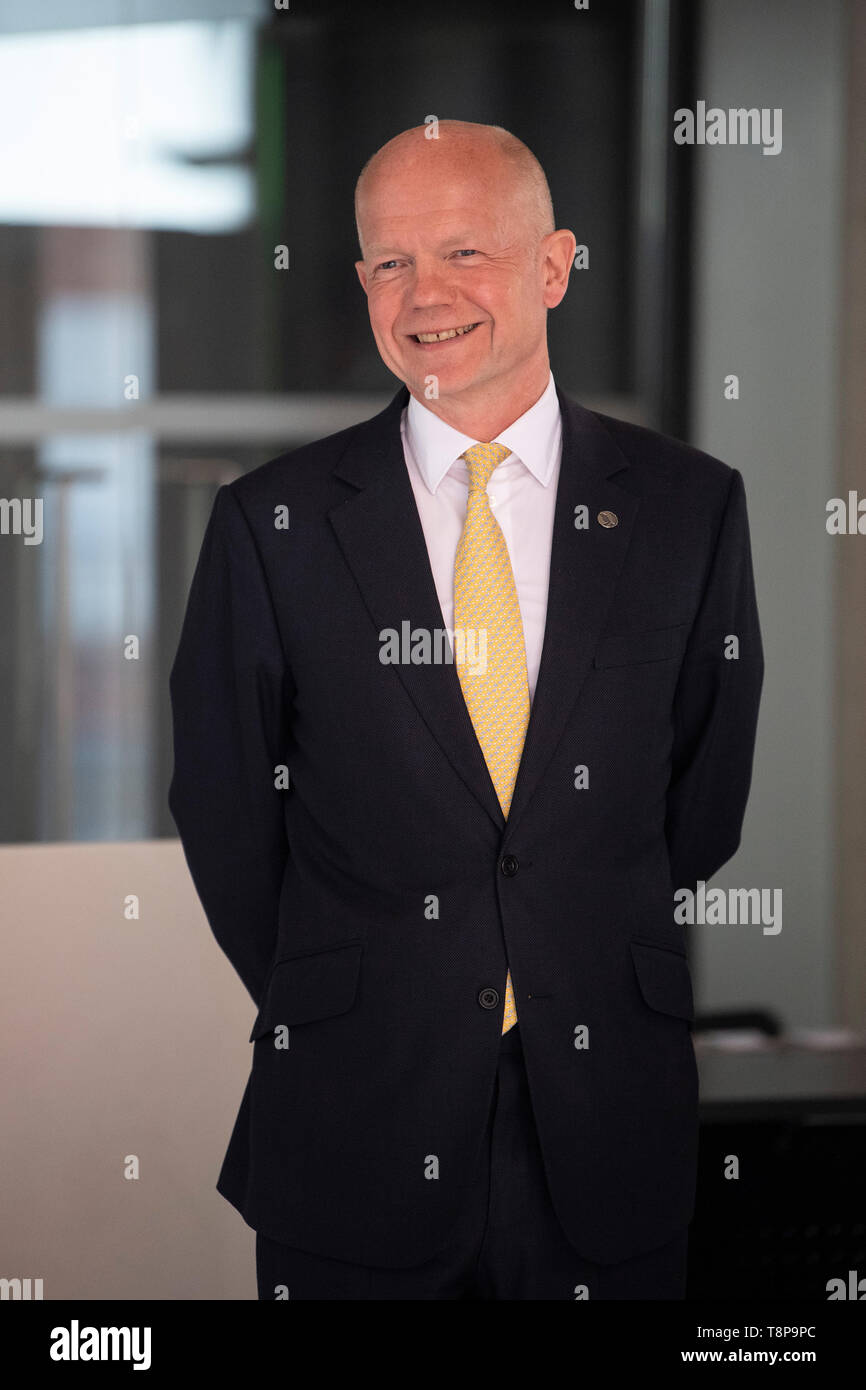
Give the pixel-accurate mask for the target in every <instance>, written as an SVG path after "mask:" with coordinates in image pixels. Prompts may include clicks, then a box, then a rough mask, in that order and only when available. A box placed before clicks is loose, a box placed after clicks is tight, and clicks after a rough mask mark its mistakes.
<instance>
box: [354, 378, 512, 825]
mask: <svg viewBox="0 0 866 1390" xmlns="http://www.w3.org/2000/svg"><path fill="white" fill-rule="evenodd" d="M408 400H409V392H408V391H407V390H406V388H405V387H402V388H401V389H400V391H398V393H397V395H396V396H395V397H394V399H393V400H392V401H391V404H390V405H389V406H387V407H386V409H385V410H384V411H383V412H382V413H381V414H380V415H377V416H376V417H375V418H374V419H372V420H370V421H367V422H366V423H365V424H364V425H362V426H361V427H360V429H359V430H358V432H357V434H356V436H355V439H354V440H353V443H352V445H351V446H350V448H349V449H348V450H347V452H346V454H345V455H344V456H343V458H342V459H341V460H340V463H339V465H338V466H337V469H336V470H335V471H336V473H337V475H338V476H339V477H341V478H343V479H344V480H345V481H346V482H349V483H351V484H352V485H353V487H355V488H357V489H359V491H358V492H356V493H355V495H354V496H352V497H350V498H348V499H347V500H346V501H344V502H342V503H341V504H340V505H338V506H337V507H335V508H334V509H333V510H332V511H331V512H330V514H329V515H330V520H331V524H332V526H333V528H334V531H335V532H336V535H337V539H338V541H339V543H340V546H341V548H342V551H343V555H344V556H345V558H346V563H347V564H348V565H349V567H350V569H351V570H352V573H353V574H354V576H355V579H356V580H357V583H358V587H359V588H360V590H361V594H362V596H363V599H364V603H365V604H366V606H367V609H368V611H369V613H370V616H371V618H372V620H373V624H374V627H375V631H371V633H370V650H371V656H372V659H374V660H378V650H379V642H378V634H379V633H380V632H382V631H383V630H384V629H386V628H392V629H394V630H395V631H396V632H398V633H399V632H400V631H401V624H402V623H404V622H406V621H408V622H409V623H410V624H411V627H412V628H413V629H415V628H420V629H423V630H425V631H427V632H430V633H432V632H434V631H436V630H439V631H441V630H443V629H444V627H445V621H444V619H443V617H442V609H441V608H440V606H439V599H438V596H437V594H436V585H435V583H434V580H433V572H432V570H431V568H430V559H429V556H428V554H427V543H426V541H425V539H424V530H423V527H422V526H421V518H420V517H419V515H418V508H417V506H416V503H415V495H414V493H413V491H412V484H411V482H410V481H409V473H408V470H407V468H406V461H405V458H404V456H403V444H402V440H401V438H400V414H401V412H402V410H403V407H404V406H405V405H406V404H407V402H408ZM391 669H392V671H393V672H395V678H399V679H400V680H401V681H402V682H403V685H404V686H405V688H406V691H407V693H408V695H409V698H410V699H411V700H412V702H413V704H414V705H415V707H416V709H417V710H418V713H419V714H420V716H421V718H422V719H423V720H424V723H425V724H426V725H427V728H428V729H429V730H430V733H431V734H432V735H433V737H434V738H435V739H436V741H437V743H439V745H440V747H441V748H442V751H443V752H444V754H445V756H446V757H447V758H448V759H449V761H450V762H451V764H452V766H453V767H454V769H455V771H456V772H457V773H458V775H459V776H460V777H461V778H462V779H463V781H464V783H465V784H466V786H467V787H468V788H469V790H470V792H471V793H472V795H473V796H474V797H475V798H476V799H477V800H478V801H479V802H480V804H481V805H482V806H483V807H484V809H485V811H486V812H487V813H488V815H489V816H490V817H491V819H492V820H493V821H494V823H495V825H496V826H497V827H498V828H499V829H500V830H502V829H504V826H505V818H504V816H503V814H502V808H501V807H500V805H499V800H498V798H497V796H496V790H495V788H494V786H493V783H492V781H491V780H490V773H489V772H488V770H487V764H486V763H485V761H484V754H483V753H482V751H481V747H480V744H479V743H478V739H477V738H476V737H475V730H474V728H473V726H472V720H471V719H470V718H469V711H468V710H467V708H466V702H465V700H464V698H463V691H462V689H461V686H460V681H459V679H458V677H457V668H456V667H455V666H454V664H453V662H443V663H441V664H440V665H418V666H415V665H411V664H404V663H401V664H399V665H394V666H393V667H392V668H391Z"/></svg>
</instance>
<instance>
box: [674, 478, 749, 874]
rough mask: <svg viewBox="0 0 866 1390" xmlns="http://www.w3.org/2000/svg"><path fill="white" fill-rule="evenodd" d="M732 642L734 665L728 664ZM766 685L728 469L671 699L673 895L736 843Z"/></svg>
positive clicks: (745, 542) (741, 502)
mask: <svg viewBox="0 0 866 1390" xmlns="http://www.w3.org/2000/svg"><path fill="white" fill-rule="evenodd" d="M732 636H733V637H736V638H737V639H738V641H739V657H738V659H736V660H733V659H730V658H728V657H726V655H725V651H726V643H727V642H728V640H729V638H730V637H732ZM763 676H764V657H763V649H762V646H761V633H760V625H759V622H758V608H757V602H756V599H755V585H754V576H753V572H752V555H751V548H750V542H749V523H748V517H747V513H746V495H745V489H744V487H743V479H742V477H741V475H740V474H739V472H737V470H736V469H734V470H732V478H731V484H730V489H729V492H728V498H727V504H726V507H725V511H724V515H723V517H722V522H721V526H720V528H719V534H718V539H717V542H716V548H715V553H714V555H713V558H712V562H711V565H710V568H709V574H708V578H707V583H706V587H705V590H704V594H703V597H702V600H701V604H700V607H699V609H698V613H697V616H696V618H695V622H694V624H693V627H692V631H691V633H690V635H689V641H688V645H687V647H686V652H685V655H684V659H683V665H682V669H681V672H680V677H679V682H678V685H677V690H676V695H675V699H674V742H673V753H672V768H671V780H670V784H669V787H668V795H667V806H666V818H665V834H666V838H667V844H668V854H669V858H670V866H671V879H672V883H673V887H674V890H677V889H679V888H690V889H691V890H692V891H693V892H694V890H695V885H696V883H697V881H698V879H703V880H705V881H706V880H708V879H710V878H711V877H712V875H713V874H714V873H715V872H716V871H717V870H718V869H719V868H721V866H722V865H723V864H724V863H726V862H727V860H728V859H730V858H731V856H732V855H733V854H734V852H735V850H736V849H737V847H738V845H739V843H740V833H741V830H742V824H743V816H744V814H745V810H746V802H747V800H748V795H749V787H750V784H751V779H752V761H753V755H754V748H755V734H756V730H757V723H758V707H759V705H760V699H761V687H762V684H763Z"/></svg>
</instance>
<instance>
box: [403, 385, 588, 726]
mask: <svg viewBox="0 0 866 1390" xmlns="http://www.w3.org/2000/svg"><path fill="white" fill-rule="evenodd" d="M400 434H401V437H402V440H403V453H404V455H405V458H406V467H407V469H408V470H409V478H410V481H411V483H412V490H413V492H414V494H415V501H416V503H417V506H418V515H419V517H420V519H421V526H422V528H423V531H424V539H425V541H426V542H427V554H428V555H429V557H430V568H431V570H432V571H433V580H434V582H435V585H436V593H437V595H438V597H439V606H440V608H441V609H442V619H443V626H444V627H446V628H447V629H448V631H449V633H450V632H451V631H452V630H453V627H454V562H455V560H456V558H457V545H458V542H459V540H460V536H461V534H462V532H463V524H464V522H465V520H466V503H467V499H468V496H469V470H468V468H467V467H466V462H465V460H464V459H462V458H460V455H461V454H462V453H463V452H464V450H466V449H468V448H469V447H470V446H471V445H473V444H477V443H479V440H477V439H472V438H470V436H469V435H466V434H461V433H460V431H459V430H456V429H454V428H453V427H452V426H451V425H447V424H446V423H445V421H444V420H440V418H439V416H438V415H434V414H433V412H432V410H428V409H427V407H426V406H425V405H422V404H421V402H420V401H417V400H416V399H415V397H414V396H410V397H409V404H408V405H407V406H406V408H405V409H404V411H403V413H402V416H401V420H400ZM483 442H484V443H488V442H489V443H492V444H504V445H505V447H506V448H508V449H510V450H511V453H510V454H509V455H508V457H507V458H505V459H503V461H502V463H500V464H499V466H498V467H497V468H495V469H494V470H493V473H492V475H491V478H490V482H489V483H488V485H487V495H488V497H489V498H490V507H491V510H492V512H493V515H494V516H495V518H496V520H497V521H498V523H499V526H500V528H501V530H502V534H503V536H504V537H505V544H506V545H507V546H508V554H509V558H510V560H511V568H512V571H513V573H514V583H515V585H516V588H517V601H518V603H519V605H520V616H521V619H522V622H523V639H524V643H525V646H526V671H527V676H528V679H529V698H530V700H531V699H532V697H533V695H534V694H535V683H536V680H537V678H538V667H539V664H540V662H541V648H542V644H543V642H544V626H545V622H546V619H547V589H548V583H549V580H550V542H551V538H552V535H553V513H554V506H555V503H556V487H557V482H558V479H559V465H560V459H561V457H562V421H561V418H560V410H559V399H558V397H557V394H556V387H555V386H554V382H553V373H551V375H550V377H549V379H548V383H547V386H546V388H545V390H544V393H543V394H542V395H541V396H540V397H539V399H538V400H537V401H536V402H535V405H533V406H530V408H529V410H527V411H526V412H525V414H523V415H521V416H520V417H519V418H518V419H517V420H515V421H514V423H513V424H511V425H509V426H508V428H507V429H504V430H501V431H500V433H499V434H498V435H497V436H496V438H495V440H490V441H487V440H485V441H483Z"/></svg>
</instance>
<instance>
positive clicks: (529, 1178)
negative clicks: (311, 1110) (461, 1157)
mask: <svg viewBox="0 0 866 1390" xmlns="http://www.w3.org/2000/svg"><path fill="white" fill-rule="evenodd" d="M431 1181H435V1179H431ZM575 1181H576V1182H579V1181H580V1175H579V1174H575ZM687 1253H688V1230H687V1229H685V1230H683V1231H682V1232H681V1233H680V1234H678V1235H677V1237H676V1238H675V1239H674V1240H673V1241H671V1242H669V1243H668V1244H666V1245H664V1246H661V1247H659V1248H657V1249H655V1250H651V1251H649V1252H647V1253H645V1254H642V1255H639V1256H637V1257H635V1258H634V1259H630V1260H624V1261H622V1262H621V1263H619V1264H612V1265H601V1264H594V1263H591V1262H590V1261H588V1260H585V1259H583V1258H582V1257H581V1256H580V1255H579V1254H578V1253H577V1251H576V1250H575V1249H574V1247H573V1246H572V1245H571V1244H570V1242H569V1241H568V1240H567V1239H566V1237H565V1234H564V1233H563V1231H562V1228H561V1226H560V1224H559V1221H558V1219H557V1217H556V1213H555V1211H554V1209H553V1205H552V1203H551V1199H550V1194H549V1192H548V1188H547V1181H546V1179H545V1175H544V1164H543V1159H542V1154H541V1148H540V1145H539V1142H538V1135H537V1132H536V1128H535V1121H534V1118H533V1114H532V1102H531V1098H530V1092H529V1084H528V1081H527V1076H526V1068H525V1065H524V1060H523V1048H522V1044H521V1039H520V1025H519V1023H518V1024H515V1026H514V1027H513V1028H511V1029H509V1031H508V1032H507V1033H506V1034H504V1036H503V1038H502V1043H501V1046H500V1056H499V1063H498V1067H497V1075H496V1081H495V1085H494V1091H493V1100H492V1104H491V1109H490V1117H489V1120H488V1125H487V1132H486V1135H485V1141H484V1145H483V1151H482V1162H481V1164H480V1165H479V1172H478V1176H477V1178H476V1180H475V1181H474V1182H473V1183H472V1184H471V1185H470V1186H469V1187H467V1201H466V1204H465V1207H464V1210H463V1213H462V1215H461V1218H460V1220H459V1221H458V1222H457V1224H456V1226H455V1227H454V1228H453V1230H452V1232H451V1236H450V1239H449V1240H448V1242H447V1244H446V1245H445V1246H444V1247H443V1249H442V1250H441V1251H440V1252H439V1254H437V1255H436V1256H435V1258H434V1259H432V1260H428V1261H426V1262H424V1263H423V1264H419V1265H415V1266H413V1267H411V1268H409V1269H385V1268H379V1267H375V1268H374V1267H371V1266H368V1265H357V1264H350V1263H346V1262H344V1261H342V1260H334V1259H329V1258H324V1257H322V1256H319V1255H314V1254H311V1253H309V1252H307V1251H304V1250H297V1249H295V1248H293V1247H292V1246H288V1245H283V1244H280V1243H279V1242H278V1241H274V1240H271V1239H270V1238H269V1237H267V1236H265V1235H264V1234H263V1233H262V1232H257V1233H256V1274H257V1279H258V1296H259V1299H274V1300H276V1299H280V1298H282V1299H285V1298H288V1299H302V1300H310V1299H341V1300H354V1299H357V1300H369V1299H399V1300H408V1299H418V1300H424V1299H449V1300H462V1299H472V1300H500V1299H509V1300H524V1299H526V1300H544V1301H547V1300H551V1301H559V1300H562V1299H565V1300H568V1301H569V1302H572V1301H579V1300H583V1299H590V1300H591V1299H681V1298H684V1297H685V1286H686V1263H687Z"/></svg>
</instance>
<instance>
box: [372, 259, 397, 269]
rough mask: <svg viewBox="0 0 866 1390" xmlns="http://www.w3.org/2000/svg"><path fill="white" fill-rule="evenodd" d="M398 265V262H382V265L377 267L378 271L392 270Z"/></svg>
mask: <svg viewBox="0 0 866 1390" xmlns="http://www.w3.org/2000/svg"><path fill="white" fill-rule="evenodd" d="M396 264H397V262H396V261H382V262H381V264H380V265H377V266H376V269H377V270H391V269H392V268H393V267H394V266H395V265H396Z"/></svg>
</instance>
